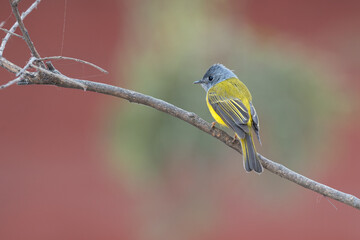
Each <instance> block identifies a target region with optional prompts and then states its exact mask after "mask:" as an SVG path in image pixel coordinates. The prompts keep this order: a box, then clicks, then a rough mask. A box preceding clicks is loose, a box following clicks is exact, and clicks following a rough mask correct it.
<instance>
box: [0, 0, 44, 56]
mask: <svg viewBox="0 0 360 240" xmlns="http://www.w3.org/2000/svg"><path fill="white" fill-rule="evenodd" d="M40 2H41V0H36V1H35V2H34V3H33V4H31V6H30V7H29V8H28V9H27V10H26V11H25V12H23V13H22V14H21V19H22V20H24V19H25V17H26V16H27V15H29V13H31V12H32V10H34V9H35V8H36V7H37V6H38V5H39V3H40ZM18 26H19V23H18V22H17V21H16V22H15V23H14V25H13V26H12V27H11V28H10V30H9V31H10V32H12V33H14V32H15V30H16V28H17V27H18ZM11 36H12V34H10V33H7V34H6V36H5V37H4V38H3V40H2V42H1V46H0V57H1V56H3V53H4V49H5V46H6V43H7V42H8V41H9V39H10V37H11Z"/></svg>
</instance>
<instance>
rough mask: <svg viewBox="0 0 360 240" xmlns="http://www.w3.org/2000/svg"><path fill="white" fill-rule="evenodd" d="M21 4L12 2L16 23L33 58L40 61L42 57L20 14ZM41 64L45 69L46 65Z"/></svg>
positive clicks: (16, 1)
mask: <svg viewBox="0 0 360 240" xmlns="http://www.w3.org/2000/svg"><path fill="white" fill-rule="evenodd" d="M19 2H20V0H10V3H11V4H10V5H11V9H12V11H13V13H14V16H15V18H16V21H17V22H18V24H19V27H20V30H21V32H22V34H23V37H24V40H25V42H26V44H27V45H28V47H29V49H30V52H31V54H32V56H33V57H36V58H38V59H40V55H39V53H38V51H36V48H35V46H34V44H33V42H32V41H31V39H30V35H29V33H28V31H27V29H26V28H25V24H24V22H23V20H22V18H21V17H20V13H19V9H18V3H19ZM40 64H41V66H43V67H45V64H44V63H43V62H40Z"/></svg>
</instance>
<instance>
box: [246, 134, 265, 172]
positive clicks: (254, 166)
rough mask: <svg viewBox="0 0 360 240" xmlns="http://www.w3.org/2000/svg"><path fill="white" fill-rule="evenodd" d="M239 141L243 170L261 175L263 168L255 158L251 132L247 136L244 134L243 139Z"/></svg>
mask: <svg viewBox="0 0 360 240" xmlns="http://www.w3.org/2000/svg"><path fill="white" fill-rule="evenodd" d="M240 141H241V147H242V152H243V153H242V154H243V160H244V168H245V170H246V171H247V172H251V171H252V170H254V171H255V172H257V173H262V171H263V167H262V166H261V163H260V161H259V159H258V157H257V153H256V149H255V145H254V141H253V138H252V133H251V131H250V132H249V133H248V134H245V138H242V139H240Z"/></svg>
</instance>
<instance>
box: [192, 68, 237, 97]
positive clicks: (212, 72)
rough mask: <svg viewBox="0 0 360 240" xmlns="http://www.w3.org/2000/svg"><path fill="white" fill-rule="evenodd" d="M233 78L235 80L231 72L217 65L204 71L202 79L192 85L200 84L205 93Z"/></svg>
mask: <svg viewBox="0 0 360 240" xmlns="http://www.w3.org/2000/svg"><path fill="white" fill-rule="evenodd" d="M233 77H235V78H237V77H236V75H235V74H234V73H233V72H232V71H231V70H229V69H228V68H226V67H225V66H224V65H222V64H219V63H217V64H214V65H212V66H211V67H210V68H209V69H208V70H207V71H206V73H205V75H204V77H203V78H202V79H201V80H199V81H196V82H194V84H199V83H200V84H201V86H202V87H203V88H204V89H205V91H208V90H209V89H210V88H211V87H212V86H214V85H215V84H217V83H219V82H221V81H224V80H226V79H229V78H233Z"/></svg>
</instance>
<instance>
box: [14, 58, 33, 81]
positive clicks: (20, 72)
mask: <svg viewBox="0 0 360 240" xmlns="http://www.w3.org/2000/svg"><path fill="white" fill-rule="evenodd" d="M36 59H37V58H36V57H31V58H30V60H29V61H28V62H27V63H26V65H25V67H23V68H22V69H21V71H19V72H18V73H17V74H16V76H21V75H22V74H23V73H24V72H25V71H26V70H27V69H28V68H29V67H30V65H31V64H32V63H33V62H34V61H35V60H36Z"/></svg>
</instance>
